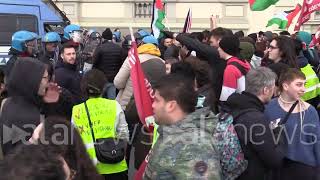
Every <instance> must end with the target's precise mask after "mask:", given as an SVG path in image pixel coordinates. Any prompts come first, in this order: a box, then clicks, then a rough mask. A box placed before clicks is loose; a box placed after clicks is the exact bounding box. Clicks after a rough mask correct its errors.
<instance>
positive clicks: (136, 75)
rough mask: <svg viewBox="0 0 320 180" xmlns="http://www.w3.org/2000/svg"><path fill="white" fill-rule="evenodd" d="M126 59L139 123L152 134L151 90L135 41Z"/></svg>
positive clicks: (138, 174) (138, 178)
mask: <svg viewBox="0 0 320 180" xmlns="http://www.w3.org/2000/svg"><path fill="white" fill-rule="evenodd" d="M128 59H129V63H130V68H131V70H130V76H131V81H132V87H133V95H134V100H135V103H136V107H137V111H138V114H139V118H140V121H141V123H142V124H143V125H147V126H148V127H149V131H150V132H151V133H152V132H153V124H152V123H153V120H154V118H153V109H152V102H153V89H152V87H151V84H150V83H149V81H148V79H146V78H145V76H144V73H143V71H142V67H141V64H140V60H139V56H138V50H137V44H136V42H135V41H133V42H132V44H131V49H130V50H129V52H128ZM147 164H148V162H147V161H146V160H145V161H144V162H143V163H142V165H141V166H140V168H139V169H138V171H137V172H136V174H135V177H134V179H135V180H141V179H142V176H143V173H144V170H145V167H146V165H147Z"/></svg>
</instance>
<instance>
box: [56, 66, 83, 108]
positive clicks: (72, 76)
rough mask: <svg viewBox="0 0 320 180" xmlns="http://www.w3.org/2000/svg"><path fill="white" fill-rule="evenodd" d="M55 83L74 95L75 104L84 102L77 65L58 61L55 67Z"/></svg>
mask: <svg viewBox="0 0 320 180" xmlns="http://www.w3.org/2000/svg"><path fill="white" fill-rule="evenodd" d="M54 73H55V81H56V82H57V84H58V85H59V86H61V87H63V88H65V89H66V90H68V91H69V92H70V93H71V94H72V97H73V98H72V99H73V102H74V103H75V104H78V103H81V102H82V98H81V97H82V96H81V89H80V82H81V75H80V73H79V72H78V71H77V65H76V64H67V63H64V62H62V61H60V60H59V61H58V62H57V64H56V67H55V71H54Z"/></svg>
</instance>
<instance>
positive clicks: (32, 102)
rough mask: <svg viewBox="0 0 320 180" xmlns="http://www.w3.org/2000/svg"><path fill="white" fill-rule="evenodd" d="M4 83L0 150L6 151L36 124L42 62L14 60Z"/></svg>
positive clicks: (29, 132) (42, 69) (43, 66)
mask: <svg viewBox="0 0 320 180" xmlns="http://www.w3.org/2000/svg"><path fill="white" fill-rule="evenodd" d="M15 64H16V65H15V66H14V67H13V68H12V70H11V74H10V79H9V81H8V84H7V89H8V93H9V98H8V99H7V100H6V101H5V102H4V105H3V107H2V112H1V117H0V126H1V128H0V129H1V130H0V133H1V136H2V135H3V134H5V135H4V136H3V141H2V142H1V146H2V150H3V153H4V154H7V153H8V152H10V151H11V150H12V149H13V148H14V147H15V146H16V145H18V144H20V143H21V142H22V140H25V142H27V141H28V140H29V138H30V137H31V135H32V133H33V130H34V128H35V127H36V126H37V125H38V124H39V123H40V108H41V102H42V100H41V97H40V96H38V90H39V85H40V82H41V80H42V77H43V74H44V71H45V69H46V67H45V65H44V64H42V63H40V62H38V61H36V60H35V59H31V58H25V59H22V60H19V61H17V62H16V63H15Z"/></svg>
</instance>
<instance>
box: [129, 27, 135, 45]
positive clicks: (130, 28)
mask: <svg viewBox="0 0 320 180" xmlns="http://www.w3.org/2000/svg"><path fill="white" fill-rule="evenodd" d="M129 31H130V35H131V41H135V39H134V36H133V30H132V27H131V26H129Z"/></svg>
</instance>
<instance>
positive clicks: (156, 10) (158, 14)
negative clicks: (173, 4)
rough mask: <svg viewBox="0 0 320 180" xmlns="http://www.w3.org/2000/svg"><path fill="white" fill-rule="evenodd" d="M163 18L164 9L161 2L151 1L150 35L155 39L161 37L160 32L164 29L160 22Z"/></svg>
mask: <svg viewBox="0 0 320 180" xmlns="http://www.w3.org/2000/svg"><path fill="white" fill-rule="evenodd" d="M164 18H165V13H164V7H163V4H162V1H161V0H153V15H152V22H151V29H152V34H153V36H154V37H155V38H157V39H159V38H161V37H162V33H161V30H163V29H164V28H165V26H164V25H163V24H162V21H163V20H164Z"/></svg>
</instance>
